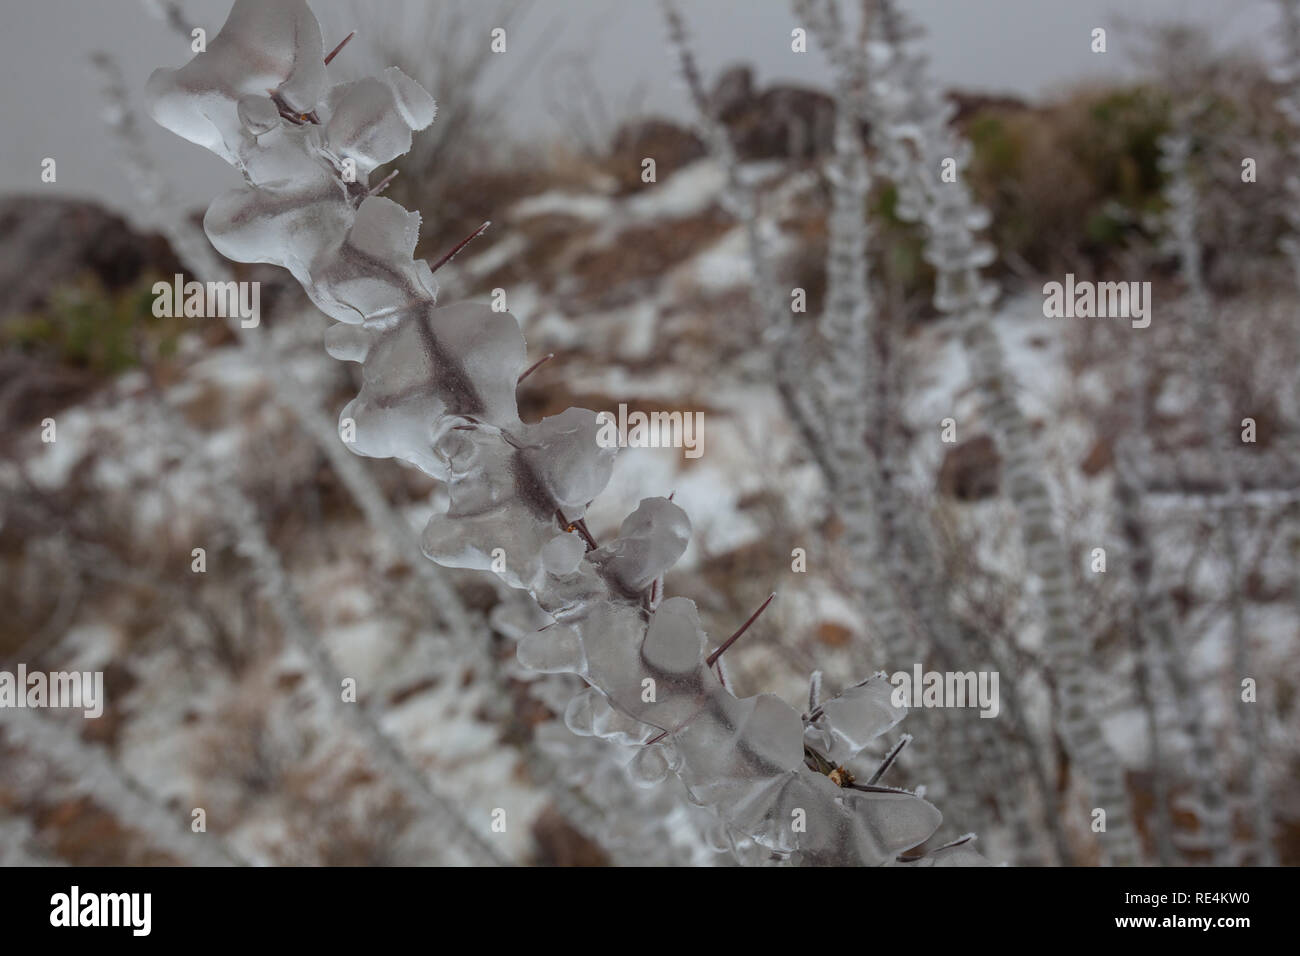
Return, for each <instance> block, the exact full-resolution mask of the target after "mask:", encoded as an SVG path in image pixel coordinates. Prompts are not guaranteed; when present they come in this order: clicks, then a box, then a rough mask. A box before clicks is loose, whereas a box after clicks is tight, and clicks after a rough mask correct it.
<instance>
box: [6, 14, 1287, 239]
mask: <svg viewBox="0 0 1300 956" xmlns="http://www.w3.org/2000/svg"><path fill="white" fill-rule="evenodd" d="M404 2H405V3H409V2H414V0H404ZM404 2H399V0H369V2H367V3H365V4H364V5H362V4H358V3H357V0H320V2H319V3H313V4H312V5H313V8H315V9H317V11H318V13H319V14H320V16H321V20H322V23H324V24H326V34H327V35H326V37H325V42H326V45H327V46H329V45H332V44H333V43H334V42H336V41H337V40H338V39H340V38H341V36H333V35H332V29H333V27H334V25H335V24H344V23H351V24H352V25H354V26H356V27H357V28H358V29H360V30H362V31H365V30H366V23H367V21H372V22H373V20H374V19H378V18H381V17H384V16H389V17H401V16H402V15H403V13H402V9H401V8H402V7H403V5H404ZM429 2H435V3H437V2H441V3H458V4H469V5H470V6H472V7H473V8H474V9H475V10H481V9H486V8H488V7H489V6H490V5H488V4H485V3H484V2H483V0H429ZM902 2H903V6H904V7H905V8H906V9H908V10H909V11H910V12H911V13H912V15H913V16H914V17H915V18H916V19H917V20H919V21H920V22H921V23H922V24H923V25H924V26H925V28H926V29H927V30H928V31H929V34H930V37H929V45H930V49H931V51H932V54H933V64H934V69H935V72H936V74H937V75H938V76H939V78H940V79H941V80H942V81H943V82H944V83H945V84H947V85H949V86H957V87H961V88H963V89H980V90H987V91H1006V92H1013V93H1017V94H1019V95H1022V96H1026V97H1030V98H1033V97H1038V96H1043V95H1046V94H1050V93H1051V92H1052V90H1053V89H1055V88H1057V87H1060V86H1064V85H1067V84H1069V83H1072V82H1075V81H1078V80H1080V79H1085V78H1088V77H1105V76H1107V75H1111V76H1113V75H1114V74H1115V73H1117V72H1123V71H1125V70H1131V69H1132V68H1133V66H1134V63H1133V51H1134V48H1135V41H1136V37H1134V36H1133V35H1132V32H1133V31H1132V30H1130V29H1126V28H1125V26H1124V23H1125V17H1129V18H1134V17H1136V18H1139V19H1140V20H1142V21H1148V20H1149V21H1161V20H1191V21H1194V22H1197V23H1202V24H1205V25H1207V26H1208V27H1209V28H1210V29H1211V30H1212V32H1213V34H1214V35H1215V36H1216V38H1217V39H1219V40H1220V41H1221V42H1223V43H1228V44H1234V45H1240V46H1247V47H1250V46H1257V47H1266V46H1267V44H1268V37H1269V35H1270V34H1271V33H1272V32H1273V27H1274V24H1275V22H1276V15H1275V13H1274V10H1273V4H1272V3H1271V2H1270V0H1127V2H1126V0H902ZM681 5H682V8H683V10H684V13H685V16H686V19H687V21H688V23H689V25H690V27H691V30H692V33H693V40H694V44H695V47H696V50H697V54H698V56H699V58H700V61H701V64H702V66H703V68H704V70H705V72H706V74H707V76H708V77H709V78H710V79H711V78H712V77H713V75H714V74H715V73H716V71H717V70H718V69H720V68H721V67H723V66H725V65H728V64H730V63H734V62H737V61H742V60H743V61H747V62H750V63H753V64H754V65H755V67H756V69H757V70H758V74H759V76H760V78H761V79H762V80H763V81H764V82H768V81H772V80H795V81H803V82H819V83H820V82H821V81H823V80H824V79H825V72H824V70H825V66H824V63H823V62H822V60H821V58H820V56H819V54H818V53H817V51H816V49H815V47H814V48H813V49H811V50H810V52H809V53H807V54H805V55H796V54H793V53H792V52H791V50H790V30H791V29H792V28H793V27H794V26H796V25H798V23H797V20H796V18H795V16H794V15H793V14H792V12H791V8H790V4H789V2H788V0H683V2H682V4H681ZM849 5H851V6H856V4H855V3H853V0H849ZM525 6H527V7H528V9H527V11H526V14H525V16H524V17H523V18H522V20H521V21H520V22H519V23H518V24H517V25H516V26H515V27H514V28H513V29H512V30H511V32H510V35H509V46H508V51H507V53H506V54H504V55H501V56H497V57H493V58H492V60H491V62H490V66H489V69H490V70H491V71H494V76H495V77H497V78H500V77H504V76H506V75H509V74H513V73H514V72H515V70H516V69H517V68H518V66H519V65H520V61H519V59H517V58H522V57H528V56H537V53H536V52H535V51H536V48H537V44H538V43H539V42H540V39H541V37H542V36H543V35H545V34H546V33H547V32H548V31H550V32H552V33H555V34H556V39H555V40H554V41H553V42H551V43H550V44H549V45H548V47H547V50H548V52H547V53H546V54H545V56H542V57H539V68H538V69H536V70H533V71H532V73H531V74H530V75H531V76H532V77H533V78H534V79H530V81H529V82H527V83H525V84H524V85H523V87H522V88H521V89H520V90H518V91H517V92H516V93H515V94H513V95H512V96H511V98H510V101H509V113H508V118H509V120H510V129H511V130H512V132H514V133H517V134H518V136H519V138H520V139H521V140H523V141H538V140H542V139H545V138H546V137H548V136H552V135H555V134H556V133H557V131H558V129H559V127H558V126H557V124H556V121H555V119H554V117H553V115H552V114H551V113H550V112H549V111H548V110H547V108H546V100H545V97H544V95H543V93H542V89H543V87H544V85H545V84H544V83H543V82H541V78H542V77H545V76H546V75H548V74H552V73H554V67H555V64H556V63H557V62H559V61H560V60H562V59H563V58H566V57H581V58H586V59H587V60H588V69H589V75H590V76H592V77H595V78H596V80H597V82H598V83H599V85H600V87H601V92H602V98H603V99H604V101H605V102H607V103H609V104H610V105H611V107H612V108H614V109H615V110H618V109H619V108H621V107H624V106H626V105H627V104H629V103H631V102H633V101H634V100H635V99H636V98H638V97H640V100H639V101H640V102H642V103H643V104H644V106H645V107H646V108H649V109H652V110H654V111H655V112H659V113H662V114H665V115H668V116H681V117H685V116H688V115H689V111H688V109H687V106H686V102H685V99H684V94H683V92H682V89H681V87H680V84H679V82H678V81H677V79H676V75H675V73H674V70H673V67H672V63H671V61H670V60H669V58H668V56H667V54H666V51H665V47H664V42H663V36H664V30H663V25H662V21H661V17H660V13H659V7H658V4H657V3H656V2H654V0H534V2H531V3H529V2H528V0H525ZM183 7H184V10H185V13H186V16H187V18H188V19H190V20H192V21H193V23H194V25H195V26H202V27H204V28H205V29H207V30H208V35H209V36H212V35H213V34H215V32H216V30H217V29H218V28H219V27H220V25H221V23H222V22H223V21H224V19H225V15H226V13H227V12H228V10H229V7H230V0H186V2H185V3H184V4H183ZM0 9H3V12H4V24H5V26H4V30H3V32H0V79H2V81H3V86H2V87H0V129H2V130H3V139H0V149H2V150H3V153H2V155H0V159H2V161H0V192H5V193H9V192H35V191H45V190H51V189H57V190H58V192H59V194H61V195H79V196H90V197H96V198H98V199H100V200H101V201H103V202H105V203H107V204H109V205H112V206H114V207H116V208H118V209H119V210H124V211H125V210H128V209H131V208H132V207H133V205H134V204H133V202H132V199H131V196H130V191H129V187H128V186H127V183H126V180H125V179H124V177H123V176H122V175H121V173H120V172H119V170H118V168H117V161H116V156H115V154H114V152H113V150H112V148H111V146H110V145H109V144H108V142H107V140H106V139H105V137H104V135H103V133H102V130H101V123H100V120H99V117H98V113H97V111H98V108H99V85H98V83H97V82H96V80H95V79H94V77H93V75H92V74H91V72H90V70H89V67H88V65H87V64H88V56H89V54H90V52H91V51H93V50H104V51H107V52H110V53H111V54H113V55H114V56H116V57H117V58H118V60H119V62H120V63H121V66H122V69H123V71H124V73H125V75H126V79H127V82H128V84H129V85H130V86H131V88H132V89H133V90H136V91H139V90H140V89H141V88H142V87H143V85H144V82H145V80H146V79H147V77H148V75H149V73H150V72H151V71H152V70H153V69H154V68H155V67H157V66H164V65H165V66H178V65H180V64H181V63H183V62H184V61H185V60H187V59H188V58H189V56H190V52H189V47H188V44H187V43H185V42H184V41H183V39H182V38H181V37H180V36H179V35H178V34H176V33H174V32H172V31H171V30H169V29H168V28H167V27H166V26H165V25H164V24H163V23H161V22H159V21H157V20H155V19H153V18H152V17H150V16H149V15H148V14H147V13H146V11H145V9H144V6H143V4H142V3H141V2H139V0H0ZM358 9H361V10H362V11H363V13H362V14H361V15H360V16H358V15H357V14H356V11H357V10H358ZM1097 26H1103V27H1106V28H1107V29H1108V39H1109V52H1108V53H1107V54H1105V55H1097V54H1094V53H1092V52H1091V51H1090V49H1089V42H1090V34H1091V31H1092V29H1093V28H1094V27H1097ZM489 27H490V24H487V23H485V24H484V28H483V37H482V42H483V43H484V45H486V44H487V43H488V36H487V31H488V29H489ZM338 29H340V30H342V27H339V28H338ZM344 59H346V54H344V56H343V57H341V58H340V60H344ZM338 63H339V61H336V65H338ZM344 73H345V74H346V71H344ZM149 137H150V138H149V143H150V148H151V149H153V150H154V153H155V155H156V157H157V159H158V163H159V166H160V167H161V168H162V169H163V170H164V171H165V172H166V174H167V175H168V176H170V177H172V178H173V179H174V181H175V184H176V186H177V188H178V189H179V190H181V191H182V194H183V195H186V196H192V197H193V199H194V201H193V205H194V206H195V207H196V208H201V207H203V206H204V205H206V203H207V201H208V199H210V198H211V196H212V195H214V194H215V193H217V192H219V191H221V190H223V189H225V188H228V187H229V186H232V185H235V184H236V174H235V173H234V172H233V171H232V170H230V169H229V168H227V167H226V166H225V164H224V163H222V162H221V161H219V160H217V159H216V158H215V157H212V156H210V155H209V154H208V153H207V152H206V151H204V150H202V149H200V148H199V147H196V146H193V145H191V144H188V143H185V142H183V141H182V140H180V139H177V138H175V137H172V136H170V135H168V134H166V133H165V132H163V131H161V130H156V129H154V130H151V131H150V133H149ZM46 156H53V157H55V159H56V160H57V162H58V183H57V184H56V185H55V186H45V185H43V184H42V183H41V182H40V162H41V159H42V158H43V157H46ZM135 218H138V219H143V220H144V221H147V219H148V216H147V214H146V215H140V214H139V213H136V214H135Z"/></svg>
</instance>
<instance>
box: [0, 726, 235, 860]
mask: <svg viewBox="0 0 1300 956" xmlns="http://www.w3.org/2000/svg"><path fill="white" fill-rule="evenodd" d="M0 732H3V733H4V735H5V736H6V737H7V738H8V740H9V742H10V743H12V744H17V745H19V746H21V747H23V748H24V749H26V750H28V751H29V752H30V753H32V754H33V755H35V756H37V757H43V758H45V759H47V760H50V761H52V762H53V763H54V764H55V765H56V766H58V767H59V768H60V769H61V770H63V771H64V772H66V773H67V774H68V775H69V777H70V778H71V779H72V780H73V781H74V783H75V786H76V787H77V789H78V791H79V792H81V793H85V794H86V795H87V796H89V797H90V798H91V799H92V800H94V801H95V803H97V804H98V805H99V806H101V807H103V808H104V809H106V810H109V811H111V812H113V813H114V814H115V815H116V816H117V818H118V820H119V821H120V822H121V823H122V825H123V826H126V827H129V828H130V829H133V830H135V831H136V832H138V833H139V834H140V835H141V836H142V837H144V838H145V839H146V840H148V841H149V842H151V843H152V844H153V845H154V846H156V847H158V848H159V849H161V850H164V851H165V852H167V853H168V854H170V855H171V856H173V857H175V858H176V859H177V860H179V861H180V862H182V863H189V864H193V865H196V866H236V865H242V864H244V863H245V861H244V860H243V859H242V858H241V857H240V856H239V855H238V854H237V853H236V852H235V850H234V849H233V848H231V847H230V846H229V845H228V844H227V843H226V842H225V840H223V839H222V838H221V837H220V836H217V835H216V834H211V833H197V834H196V833H192V832H191V831H190V829H189V827H188V826H186V825H185V823H184V822H183V821H182V820H181V819H178V818H177V816H176V814H175V813H174V812H173V811H171V810H169V809H167V808H166V807H164V806H162V805H160V804H159V803H158V802H157V801H155V800H154V798H153V797H152V796H150V795H149V792H148V791H147V790H146V789H145V788H144V787H142V786H141V785H140V784H139V783H137V782H136V781H135V780H134V779H132V778H131V777H130V776H129V775H128V774H127V773H126V771H125V770H123V769H122V767H121V766H119V764H118V763H117V761H115V760H113V759H112V758H111V757H110V756H109V755H108V753H107V752H106V751H105V750H104V748H103V747H100V746H98V745H96V744H89V743H86V742H85V741H84V740H82V739H81V737H80V736H79V735H78V734H77V732H76V730H75V729H74V728H73V725H72V724H71V723H63V722H61V721H57V720H54V719H52V718H49V717H43V716H39V715H38V714H37V713H36V711H34V710H29V709H27V708H21V707H12V708H8V709H7V710H6V711H5V714H4V720H3V721H0Z"/></svg>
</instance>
